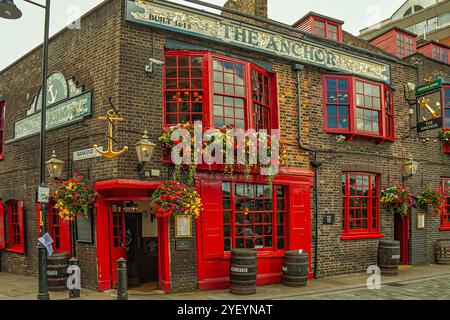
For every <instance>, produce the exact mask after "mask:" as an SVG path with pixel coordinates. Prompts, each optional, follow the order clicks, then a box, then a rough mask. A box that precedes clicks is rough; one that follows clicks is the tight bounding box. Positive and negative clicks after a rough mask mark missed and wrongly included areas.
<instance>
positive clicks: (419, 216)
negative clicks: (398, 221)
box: [416, 212, 425, 230]
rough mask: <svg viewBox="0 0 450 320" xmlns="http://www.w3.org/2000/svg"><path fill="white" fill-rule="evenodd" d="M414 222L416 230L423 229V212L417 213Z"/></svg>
mask: <svg viewBox="0 0 450 320" xmlns="http://www.w3.org/2000/svg"><path fill="white" fill-rule="evenodd" d="M416 221H417V226H416V227H417V229H418V230H421V229H425V212H418V213H417V217H416Z"/></svg>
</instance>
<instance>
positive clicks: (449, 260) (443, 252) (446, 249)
mask: <svg viewBox="0 0 450 320" xmlns="http://www.w3.org/2000/svg"><path fill="white" fill-rule="evenodd" d="M436 262H437V264H450V240H438V241H436Z"/></svg>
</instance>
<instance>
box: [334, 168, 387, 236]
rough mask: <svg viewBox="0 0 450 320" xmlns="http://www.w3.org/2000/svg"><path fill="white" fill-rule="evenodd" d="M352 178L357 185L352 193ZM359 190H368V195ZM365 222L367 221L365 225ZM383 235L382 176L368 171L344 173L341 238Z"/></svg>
mask: <svg viewBox="0 0 450 320" xmlns="http://www.w3.org/2000/svg"><path fill="white" fill-rule="evenodd" d="M352 179H354V181H355V185H356V187H355V189H354V190H355V193H352V190H351V188H350V185H351V183H350V182H351V181H352ZM374 180H375V181H374ZM374 188H375V190H374ZM358 190H362V191H367V195H362V194H357V193H356V192H357V191H358ZM364 200H365V201H364ZM364 202H365V205H364ZM364 211H366V213H367V215H366V217H364V215H363V212H364ZM364 222H366V223H367V225H366V226H365V227H364ZM352 224H353V226H352ZM358 225H359V227H358ZM382 237H383V235H382V234H380V176H379V175H378V174H374V173H366V172H344V173H342V238H341V239H342V240H354V239H372V238H382Z"/></svg>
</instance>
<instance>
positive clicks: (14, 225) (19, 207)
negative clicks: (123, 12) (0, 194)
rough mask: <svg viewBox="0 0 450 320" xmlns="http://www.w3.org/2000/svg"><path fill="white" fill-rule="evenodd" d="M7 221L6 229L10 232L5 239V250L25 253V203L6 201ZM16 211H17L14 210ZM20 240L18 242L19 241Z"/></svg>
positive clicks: (12, 200) (14, 200) (13, 200)
mask: <svg viewBox="0 0 450 320" xmlns="http://www.w3.org/2000/svg"><path fill="white" fill-rule="evenodd" d="M5 207H6V208H5V209H6V210H5V212H6V215H7V217H6V219H5V224H6V226H5V227H4V228H5V230H8V234H7V236H6V237H5V239H6V242H5V250H6V251H9V252H14V253H20V254H24V253H25V235H24V228H25V226H24V213H23V202H22V201H19V200H16V199H11V200H8V201H6V206H5ZM14 209H15V210H14ZM13 218H15V219H14V220H15V221H13ZM17 240H18V241H17Z"/></svg>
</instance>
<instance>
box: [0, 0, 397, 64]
mask: <svg viewBox="0 0 450 320" xmlns="http://www.w3.org/2000/svg"><path fill="white" fill-rule="evenodd" d="M34 1H36V2H38V3H44V2H45V1H44V0H34ZM206 1H207V2H210V3H214V4H217V5H223V4H224V3H225V1H226V0H206ZM14 2H15V4H16V5H17V6H18V7H19V8H20V10H22V12H23V16H22V18H21V19H19V20H5V19H1V18H0V41H1V42H0V70H2V69H3V68H4V67H6V66H8V65H9V64H11V63H12V62H14V61H15V60H17V59H19V58H20V57H21V56H23V55H24V54H26V53H27V52H28V51H30V50H32V49H33V48H35V47H36V46H38V45H39V44H40V43H41V42H42V40H43V37H44V36H43V25H44V10H43V9H41V8H39V7H36V6H33V5H32V4H29V3H27V2H25V1H23V0H15V1H14ZM101 2H102V0H81V1H80V0H57V1H52V5H51V19H50V33H51V35H53V34H55V33H56V32H58V31H59V30H61V29H62V28H64V27H65V26H66V25H68V24H69V23H70V22H71V21H73V20H74V19H76V18H78V17H79V16H81V15H82V14H84V13H85V12H87V11H89V10H90V9H92V8H93V7H95V6H96V5H98V4H99V3H101ZM174 2H178V3H184V4H186V5H191V4H190V3H189V2H187V1H183V0H174ZM268 2H269V18H271V19H274V20H277V21H281V22H284V23H288V24H292V23H294V22H295V21H297V20H298V19H299V18H301V17H302V16H303V15H305V14H306V13H308V12H309V11H315V12H317V13H321V14H324V15H327V16H331V17H334V18H336V19H340V20H343V21H345V24H344V29H345V30H346V31H349V32H351V33H353V34H355V35H358V34H359V30H360V29H362V28H364V27H366V26H369V25H373V24H375V23H376V22H379V21H380V20H383V19H386V18H388V17H390V16H391V15H392V13H394V11H395V10H396V9H397V8H399V7H400V6H401V5H402V4H403V2H404V0H343V1H336V0H310V1H305V0H268ZM81 27H83V21H82V20H81Z"/></svg>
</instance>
